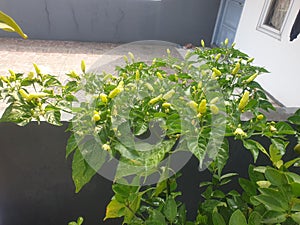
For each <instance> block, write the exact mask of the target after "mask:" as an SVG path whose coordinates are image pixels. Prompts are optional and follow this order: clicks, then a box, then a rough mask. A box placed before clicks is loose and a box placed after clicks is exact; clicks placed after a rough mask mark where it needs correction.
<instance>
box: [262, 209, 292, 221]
mask: <svg viewBox="0 0 300 225" xmlns="http://www.w3.org/2000/svg"><path fill="white" fill-rule="evenodd" d="M286 217H287V214H286V213H284V212H278V211H267V212H266V213H265V214H264V215H263V220H262V222H263V223H267V224H270V223H272V224H274V223H275V224H279V223H282V222H284V221H285V220H286Z"/></svg>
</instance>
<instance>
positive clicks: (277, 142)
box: [271, 139, 288, 155]
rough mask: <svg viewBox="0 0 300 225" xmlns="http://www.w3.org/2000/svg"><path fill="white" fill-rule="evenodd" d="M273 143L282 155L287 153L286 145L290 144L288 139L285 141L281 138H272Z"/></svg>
mask: <svg viewBox="0 0 300 225" xmlns="http://www.w3.org/2000/svg"><path fill="white" fill-rule="evenodd" d="M271 141H272V144H273V145H274V147H275V148H277V149H278V150H279V151H280V154H281V155H284V154H285V149H286V146H287V145H288V142H287V141H283V140H281V139H272V140H271Z"/></svg>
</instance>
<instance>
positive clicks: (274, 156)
mask: <svg viewBox="0 0 300 225" xmlns="http://www.w3.org/2000/svg"><path fill="white" fill-rule="evenodd" d="M269 152H270V159H271V161H272V162H273V164H276V162H278V161H279V160H281V158H282V155H281V152H280V150H279V149H278V148H276V146H275V145H274V144H271V145H270V148H269Z"/></svg>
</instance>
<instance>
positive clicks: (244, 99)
mask: <svg viewBox="0 0 300 225" xmlns="http://www.w3.org/2000/svg"><path fill="white" fill-rule="evenodd" d="M249 94H250V93H249V91H245V92H244V94H243V96H242V98H241V100H240V103H239V106H238V109H239V110H240V111H242V110H244V108H245V107H246V105H247V104H248V102H249Z"/></svg>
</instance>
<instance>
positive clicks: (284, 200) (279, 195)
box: [259, 188, 289, 211]
mask: <svg viewBox="0 0 300 225" xmlns="http://www.w3.org/2000/svg"><path fill="white" fill-rule="evenodd" d="M259 191H260V192H261V193H262V195H264V196H268V197H270V198H275V199H276V202H278V203H279V204H278V206H280V207H281V208H282V209H284V210H289V198H288V197H286V195H284V193H283V192H282V191H278V190H276V189H272V188H259ZM271 210H272V209H271ZM275 211H276V210H275Z"/></svg>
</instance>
